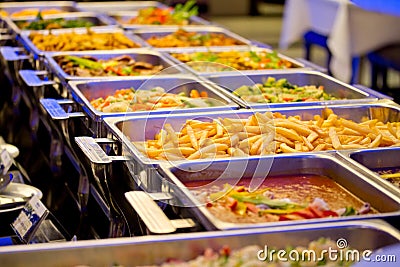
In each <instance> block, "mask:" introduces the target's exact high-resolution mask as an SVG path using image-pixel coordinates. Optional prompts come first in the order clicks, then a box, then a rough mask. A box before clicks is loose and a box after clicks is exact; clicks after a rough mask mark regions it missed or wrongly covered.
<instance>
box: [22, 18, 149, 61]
mask: <svg viewBox="0 0 400 267" xmlns="http://www.w3.org/2000/svg"><path fill="white" fill-rule="evenodd" d="M91 31H93V32H95V33H123V34H124V35H125V36H127V37H128V38H129V39H131V40H132V41H133V42H135V43H136V44H138V45H139V47H147V46H148V45H147V44H146V43H145V42H144V41H143V40H142V39H140V38H139V37H137V36H135V35H133V34H130V33H128V32H126V31H124V30H122V29H118V28H116V27H114V26H109V27H108V28H95V27H94V28H92V29H91ZM70 32H74V33H76V34H84V33H86V32H87V29H59V30H53V31H51V34H54V35H57V34H63V33H70ZM31 33H32V31H23V32H21V43H22V44H23V45H24V47H25V48H26V49H27V50H28V51H29V52H30V53H31V54H33V56H34V58H35V59H39V60H41V59H43V57H44V55H46V54H47V53H49V52H57V51H44V50H40V49H38V48H37V47H36V46H35V45H34V44H33V43H32V41H31V40H30V38H29V35H30V34H31ZM35 33H42V34H49V33H50V31H46V30H44V31H35ZM72 52H74V51H72ZM103 52H104V51H103Z"/></svg>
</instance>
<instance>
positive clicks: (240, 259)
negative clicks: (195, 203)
mask: <svg viewBox="0 0 400 267" xmlns="http://www.w3.org/2000/svg"><path fill="white" fill-rule="evenodd" d="M265 245H268V244H265ZM328 249H331V250H334V251H336V252H338V254H339V253H341V254H342V255H346V254H348V253H347V251H349V252H351V250H352V248H351V247H346V248H342V247H339V246H338V245H337V241H334V240H332V239H330V238H325V237H321V238H319V239H316V240H313V241H311V242H309V243H308V244H307V245H306V246H289V245H288V246H286V248H281V249H278V248H276V247H268V251H266V248H265V247H262V246H259V245H247V246H243V247H242V248H238V249H231V248H230V246H229V244H227V245H224V246H222V247H220V248H219V249H218V250H214V249H212V248H206V249H205V250H204V251H203V254H202V255H199V256H197V257H196V258H193V259H190V260H187V261H184V260H180V259H169V260H167V261H166V262H164V263H162V264H160V265H158V266H160V267H173V266H177V267H179V266H181V267H183V266H192V267H196V266H200V267H203V266H237V267H239V266H263V267H287V266H296V267H301V266H309V267H311V266H330V267H334V266H351V265H352V264H354V261H355V259H354V258H350V257H347V258H346V257H340V258H339V257H337V258H336V260H335V258H334V257H329V256H328V253H326V252H327V251H328ZM260 251H263V252H266V253H267V255H265V253H261V254H260V253H259V252H260ZM271 251H275V252H276V253H272V254H271V253H268V252H271ZM278 251H279V254H278V253H277V252H278ZM323 251H325V252H323ZM306 252H307V253H306ZM277 255H279V258H278V256H277ZM289 255H291V256H290V257H289ZM296 255H299V256H298V257H297V256H296ZM302 255H304V256H302ZM282 259H283V260H282ZM154 266H155V265H154Z"/></svg>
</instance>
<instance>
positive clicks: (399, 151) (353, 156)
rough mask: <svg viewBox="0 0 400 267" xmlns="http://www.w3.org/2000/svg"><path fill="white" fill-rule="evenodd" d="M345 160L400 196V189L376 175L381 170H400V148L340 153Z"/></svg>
mask: <svg viewBox="0 0 400 267" xmlns="http://www.w3.org/2000/svg"><path fill="white" fill-rule="evenodd" d="M338 154H339V155H341V156H342V157H343V158H344V159H345V160H347V161H348V162H349V163H350V164H352V165H353V168H357V169H360V170H361V171H365V172H366V173H369V174H370V175H371V176H373V177H374V179H376V181H377V182H378V183H380V184H381V185H382V186H384V187H386V188H388V189H389V190H392V191H394V192H395V193H396V194H397V195H398V196H400V188H399V187H397V186H395V185H393V184H392V183H391V182H389V181H387V180H386V179H383V178H381V177H380V176H379V174H378V173H376V172H375V171H376V170H379V169H388V168H393V169H396V168H399V169H400V161H399V158H400V147H385V148H381V149H365V150H353V151H338Z"/></svg>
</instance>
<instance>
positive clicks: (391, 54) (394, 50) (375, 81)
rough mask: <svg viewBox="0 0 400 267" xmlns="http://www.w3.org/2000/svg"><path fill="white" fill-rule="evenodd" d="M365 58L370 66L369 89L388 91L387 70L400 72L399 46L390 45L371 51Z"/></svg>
mask: <svg viewBox="0 0 400 267" xmlns="http://www.w3.org/2000/svg"><path fill="white" fill-rule="evenodd" d="M367 58H368V60H369V62H370V64H371V87H372V88H373V89H376V90H378V91H387V90H389V86H388V81H387V73H388V69H394V70H396V71H399V72H400V44H390V45H387V46H385V47H382V48H380V49H377V50H375V51H372V52H370V53H368V54H367ZM379 80H380V82H379Z"/></svg>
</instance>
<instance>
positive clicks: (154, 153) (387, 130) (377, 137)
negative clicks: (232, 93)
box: [134, 109, 400, 160]
mask: <svg viewBox="0 0 400 267" xmlns="http://www.w3.org/2000/svg"><path fill="white" fill-rule="evenodd" d="M322 113H323V114H322V116H321V115H315V116H314V119H313V120H309V121H306V120H301V117H300V116H289V117H287V116H285V115H283V114H281V113H278V112H276V113H271V112H266V113H254V114H253V115H251V116H250V117H249V118H247V119H232V118H223V119H222V118H219V119H215V120H213V121H212V122H204V121H199V120H187V121H186V123H185V124H184V125H183V127H182V129H181V130H180V131H179V132H176V131H175V130H174V129H173V128H172V126H171V125H170V124H168V123H167V124H165V125H164V128H163V129H161V130H160V131H159V132H158V133H157V134H156V135H155V139H154V140H147V141H144V142H134V144H135V146H136V147H137V148H138V149H139V150H140V151H141V152H142V153H144V154H145V155H147V156H148V157H149V158H151V159H157V160H182V159H189V160H193V159H201V158H221V157H222V158H224V157H240V156H256V155H267V154H276V153H291V152H309V151H323V150H333V149H334V150H342V149H359V148H374V147H385V146H399V145H400V122H392V123H391V122H388V123H383V122H380V121H378V120H377V119H365V120H363V122H361V123H356V122H354V121H352V120H348V119H344V118H339V117H338V116H337V115H336V114H334V113H333V111H332V110H330V109H325V110H324V111H323V112H322Z"/></svg>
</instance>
